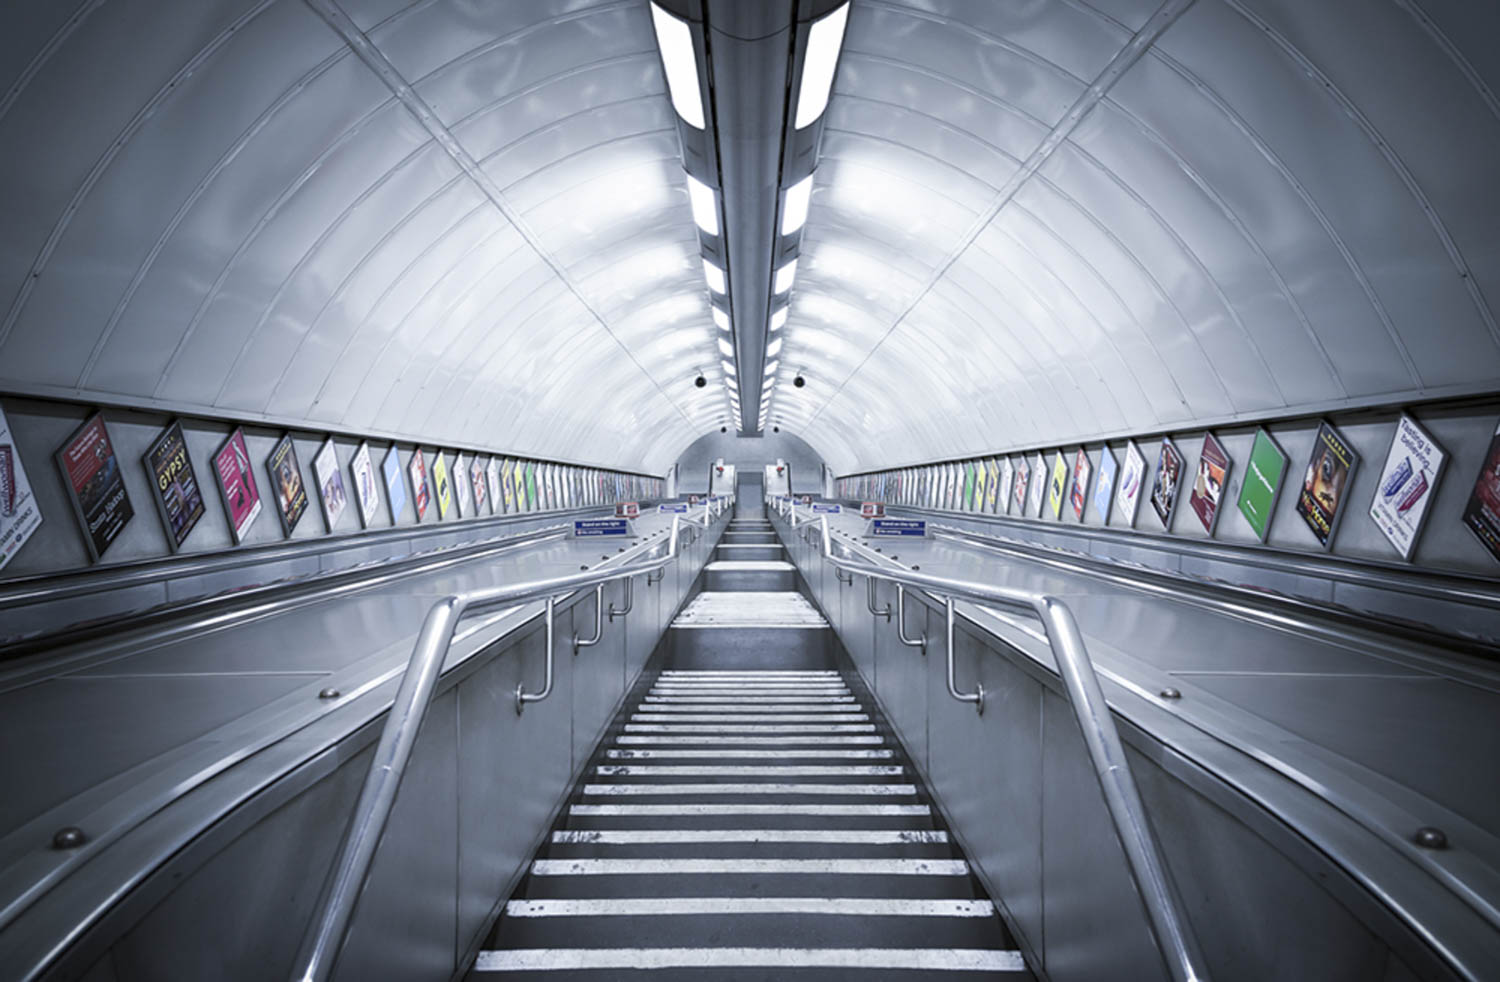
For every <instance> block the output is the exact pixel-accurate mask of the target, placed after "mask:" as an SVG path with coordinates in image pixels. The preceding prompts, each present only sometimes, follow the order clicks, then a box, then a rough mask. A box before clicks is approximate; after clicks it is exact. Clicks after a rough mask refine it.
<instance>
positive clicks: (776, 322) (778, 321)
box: [771, 307, 789, 331]
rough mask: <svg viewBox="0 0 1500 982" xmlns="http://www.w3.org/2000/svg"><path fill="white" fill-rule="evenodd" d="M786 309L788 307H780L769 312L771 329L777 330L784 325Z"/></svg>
mask: <svg viewBox="0 0 1500 982" xmlns="http://www.w3.org/2000/svg"><path fill="white" fill-rule="evenodd" d="M788 310H789V308H787V307H782V308H781V309H780V310H777V311H773V312H772V313H771V330H773V331H779V330H781V329H782V328H783V327H786V317H787V311H788Z"/></svg>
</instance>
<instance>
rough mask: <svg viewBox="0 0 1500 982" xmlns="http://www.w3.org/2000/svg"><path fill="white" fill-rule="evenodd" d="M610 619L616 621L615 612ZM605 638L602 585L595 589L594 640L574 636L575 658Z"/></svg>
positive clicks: (627, 578)
mask: <svg viewBox="0 0 1500 982" xmlns="http://www.w3.org/2000/svg"><path fill="white" fill-rule="evenodd" d="M625 579H626V580H629V579H630V577H628V576H627V577H625ZM609 619H610V620H611V621H612V620H614V614H613V611H611V614H610V618H609ZM603 637H604V584H603V583H601V584H599V585H598V586H596V587H594V636H593V637H592V638H581V637H579V636H578V635H576V634H575V635H573V657H575V658H576V657H578V652H579V650H580V649H583V648H592V647H593V646H594V645H596V644H598V643H599V640H600V639H601V638H603Z"/></svg>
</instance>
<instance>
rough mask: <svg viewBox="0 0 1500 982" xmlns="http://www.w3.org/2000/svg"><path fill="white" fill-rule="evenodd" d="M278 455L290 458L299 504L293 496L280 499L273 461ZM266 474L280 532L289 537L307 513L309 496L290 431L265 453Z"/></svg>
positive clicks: (300, 462)
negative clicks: (286, 500) (293, 512)
mask: <svg viewBox="0 0 1500 982" xmlns="http://www.w3.org/2000/svg"><path fill="white" fill-rule="evenodd" d="M278 456H280V457H281V458H282V459H283V460H285V459H288V458H289V459H290V460H291V465H292V466H291V469H292V473H293V475H294V476H295V477H296V478H297V488H296V493H297V494H300V495H301V496H302V500H301V503H300V504H299V503H298V502H297V501H296V500H295V496H294V500H292V501H289V502H283V501H282V493H281V489H280V487H279V486H278V484H277V482H276V469H275V461H276V459H277V457H278ZM266 476H267V477H268V478H270V481H271V493H272V495H273V496H274V497H273V503H274V504H275V505H276V514H277V516H278V517H279V518H280V519H281V533H282V535H283V536H284V537H286V538H288V539H289V538H291V537H292V533H293V532H295V531H296V530H297V525H298V524H299V523H300V522H301V521H302V516H303V515H306V514H307V505H308V497H309V496H308V493H307V478H306V477H304V476H303V474H302V461H301V460H300V459H299V458H298V456H297V442H296V441H295V440H293V439H292V435H291V434H290V433H283V434H282V435H281V439H279V440H277V441H276V445H275V446H273V447H272V448H271V452H270V453H269V454H267V455H266ZM293 510H295V512H296V514H291V513H290V512H291V511H293Z"/></svg>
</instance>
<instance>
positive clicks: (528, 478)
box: [525, 460, 537, 511]
mask: <svg viewBox="0 0 1500 982" xmlns="http://www.w3.org/2000/svg"><path fill="white" fill-rule="evenodd" d="M525 490H526V510H527V511H534V510H535V509H536V507H537V497H536V464H534V463H532V462H531V461H529V460H528V461H527V462H526V471H525Z"/></svg>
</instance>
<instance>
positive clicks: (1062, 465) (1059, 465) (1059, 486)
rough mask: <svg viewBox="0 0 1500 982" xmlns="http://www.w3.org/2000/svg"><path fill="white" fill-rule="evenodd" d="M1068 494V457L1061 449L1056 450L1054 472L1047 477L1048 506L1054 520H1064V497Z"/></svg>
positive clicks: (1053, 460)
mask: <svg viewBox="0 0 1500 982" xmlns="http://www.w3.org/2000/svg"><path fill="white" fill-rule="evenodd" d="M1067 496H1068V458H1067V455H1065V454H1064V453H1063V452H1062V450H1061V449H1059V450H1056V451H1054V456H1053V458H1052V473H1051V475H1050V476H1049V477H1048V478H1047V507H1048V508H1050V509H1051V510H1052V520H1053V521H1055V522H1060V521H1062V506H1063V499H1064V498H1066V497H1067Z"/></svg>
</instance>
